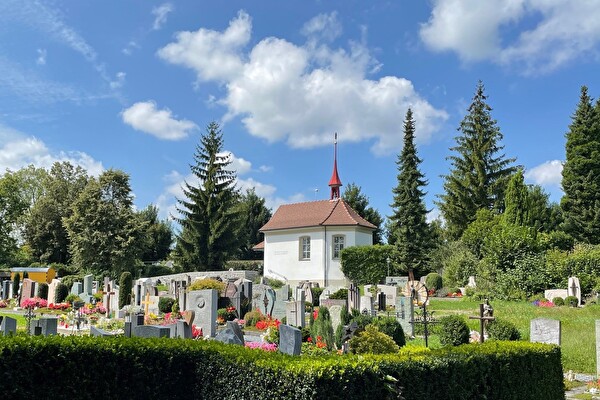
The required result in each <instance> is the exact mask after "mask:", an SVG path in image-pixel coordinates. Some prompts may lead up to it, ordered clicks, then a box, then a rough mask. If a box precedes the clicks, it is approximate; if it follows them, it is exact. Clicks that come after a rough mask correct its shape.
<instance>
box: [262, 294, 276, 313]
mask: <svg viewBox="0 0 600 400" xmlns="http://www.w3.org/2000/svg"><path fill="white" fill-rule="evenodd" d="M265 295H266V296H267V303H266V309H265V307H264V306H263V310H264V312H265V314H267V315H271V316H273V308H274V307H275V298H276V295H275V291H274V290H273V289H271V288H270V287H267V290H266V291H265Z"/></svg>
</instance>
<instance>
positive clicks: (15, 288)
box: [12, 272, 21, 297]
mask: <svg viewBox="0 0 600 400" xmlns="http://www.w3.org/2000/svg"><path fill="white" fill-rule="evenodd" d="M20 284H21V274H19V273H18V272H17V273H16V274H15V276H14V278H13V282H12V292H13V297H18V296H19V285H20Z"/></svg>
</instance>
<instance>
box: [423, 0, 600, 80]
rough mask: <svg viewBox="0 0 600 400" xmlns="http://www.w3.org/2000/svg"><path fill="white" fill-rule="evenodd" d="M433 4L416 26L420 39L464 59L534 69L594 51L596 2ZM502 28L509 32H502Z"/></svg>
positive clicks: (458, 0)
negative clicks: (427, 14) (426, 17)
mask: <svg viewBox="0 0 600 400" xmlns="http://www.w3.org/2000/svg"><path fill="white" fill-rule="evenodd" d="M433 4H434V5H433V9H432V12H431V16H430V18H429V21H427V22H426V23H424V24H422V25H421V30H420V36H421V39H422V40H423V42H424V43H425V44H426V45H427V47H429V48H430V49H431V50H434V51H454V52H456V53H457V54H458V55H459V57H460V58H461V59H462V60H463V61H465V62H472V61H480V60H484V59H489V60H492V61H494V62H497V63H499V64H503V65H512V64H516V65H517V66H519V67H522V68H521V70H522V71H523V72H524V73H526V74H534V73H546V72H550V71H552V70H554V69H556V68H558V67H560V66H562V65H564V64H566V63H568V62H572V61H573V60H575V59H577V58H580V57H583V56H586V55H596V54H597V52H598V45H599V43H600V19H599V18H598V15H599V13H600V3H598V2H594V1H577V2H573V1H569V0H553V1H547V0H510V1H502V2H498V1H478V0H434V3H433ZM532 21H533V22H534V23H533V24H532ZM506 32H508V33H510V35H503V34H504V33H506ZM512 37H514V38H515V39H509V38H512Z"/></svg>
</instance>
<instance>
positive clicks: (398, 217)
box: [390, 108, 430, 275]
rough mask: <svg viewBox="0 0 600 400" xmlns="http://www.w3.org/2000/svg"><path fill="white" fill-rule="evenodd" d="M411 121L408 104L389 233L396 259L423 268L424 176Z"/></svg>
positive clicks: (427, 236)
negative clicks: (420, 168) (392, 238)
mask: <svg viewBox="0 0 600 400" xmlns="http://www.w3.org/2000/svg"><path fill="white" fill-rule="evenodd" d="M414 140H415V122H414V120H413V116H412V110H411V109H410V108H409V109H408V111H407V112H406V119H405V120H404V147H403V148H402V152H401V153H400V155H399V156H398V160H397V162H396V164H397V165H398V185H397V186H396V187H395V188H394V189H393V193H394V202H393V203H392V204H391V207H392V210H393V214H392V216H390V221H391V224H390V227H391V230H392V231H391V232H390V235H392V236H393V237H394V244H395V247H396V249H397V251H398V262H399V263H400V266H401V267H402V269H403V270H405V271H410V270H414V271H415V272H417V274H418V275H420V274H422V273H423V272H425V268H426V266H427V254H428V251H429V247H430V229H429V225H427V220H426V217H427V209H426V208H425V202H424V201H423V198H424V197H425V192H424V191H423V190H422V188H423V187H424V186H425V185H427V181H426V180H425V176H424V175H423V174H422V173H421V171H420V170H419V164H420V163H421V159H420V158H419V157H418V156H417V149H416V147H415V144H414Z"/></svg>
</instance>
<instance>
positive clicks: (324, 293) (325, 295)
mask: <svg viewBox="0 0 600 400" xmlns="http://www.w3.org/2000/svg"><path fill="white" fill-rule="evenodd" d="M331 293H333V292H332V291H331V290H329V288H325V289H323V291H322V292H321V295H320V296H319V305H321V302H323V301H324V300H327V299H329V295H330V294H331Z"/></svg>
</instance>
